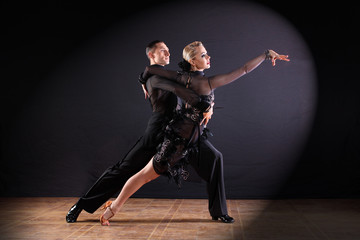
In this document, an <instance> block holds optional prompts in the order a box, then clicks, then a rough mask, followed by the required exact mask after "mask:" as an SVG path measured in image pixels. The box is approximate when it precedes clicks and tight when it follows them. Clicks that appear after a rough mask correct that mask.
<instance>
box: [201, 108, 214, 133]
mask: <svg viewBox="0 0 360 240" xmlns="http://www.w3.org/2000/svg"><path fill="white" fill-rule="evenodd" d="M214 104H215V103H214V102H212V103H211V108H210V109H209V111H207V112H204V113H203V117H204V118H203V120H202V121H201V122H200V125H202V124H204V126H205V127H206V125H207V124H208V122H209V121H210V119H211V116H212V115H213V113H214V112H213V109H214Z"/></svg>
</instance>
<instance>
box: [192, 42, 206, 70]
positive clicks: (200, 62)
mask: <svg viewBox="0 0 360 240" xmlns="http://www.w3.org/2000/svg"><path fill="white" fill-rule="evenodd" d="M196 52H197V53H196V55H195V57H194V58H193V59H190V61H189V63H190V64H191V70H192V71H204V70H205V69H209V68H210V56H209V55H208V54H207V51H206V49H205V48H204V46H198V47H197V49H196Z"/></svg>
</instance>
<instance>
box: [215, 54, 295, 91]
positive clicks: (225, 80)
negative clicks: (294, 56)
mask: <svg viewBox="0 0 360 240" xmlns="http://www.w3.org/2000/svg"><path fill="white" fill-rule="evenodd" d="M265 59H271V61H272V64H273V66H275V62H276V60H283V61H290V60H289V59H288V56H287V55H279V54H277V53H276V52H275V51H273V50H267V51H266V52H265V53H263V54H261V55H260V56H258V57H256V58H254V59H252V60H250V61H248V62H247V63H246V64H245V65H244V66H242V67H240V68H238V69H235V70H234V71H232V72H230V73H227V74H219V75H215V76H212V77H209V81H210V84H211V87H212V88H213V89H215V88H218V87H221V86H224V85H226V84H229V83H231V82H233V81H235V80H237V79H238V78H240V77H242V76H243V75H245V74H247V73H249V72H251V71H252V70H254V69H255V68H257V67H258V66H259V65H260V64H261V63H262V62H263V61H264V60H265Z"/></svg>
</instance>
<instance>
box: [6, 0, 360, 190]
mask: <svg viewBox="0 0 360 240" xmlns="http://www.w3.org/2000/svg"><path fill="white" fill-rule="evenodd" d="M254 2H257V3H261V4H263V5H265V6H268V7H269V8H271V9H273V10H274V11H276V12H278V13H279V14H281V15H282V16H284V17H285V18H287V19H288V20H289V21H290V22H291V23H292V24H293V25H294V26H295V27H296V28H297V29H298V30H299V31H300V33H301V34H302V36H303V38H304V39H305V40H306V42H307V44H308V45H309V47H310V49H311V52H312V54H313V56H314V59H315V64H316V68H317V75H318V76H317V77H318V107H317V112H316V115H315V124H314V126H313V128H312V131H311V136H310V139H309V141H308V142H307V145H306V148H305V150H304V151H303V153H302V155H301V159H300V161H299V162H298V163H297V166H296V168H295V169H294V171H293V172H292V173H291V174H290V175H291V176H290V177H289V179H288V180H287V181H286V182H285V184H284V186H283V188H282V189H281V190H279V192H278V196H280V197H358V196H359V195H360V153H359V147H360V107H359V106H360V99H359V98H360V97H359V90H360V88H359V84H358V76H357V74H356V73H357V71H356V70H357V68H358V67H359V58H360V54H359V51H358V50H359V39H358V36H357V24H358V21H357V18H356V16H357V15H356V14H357V12H356V9H355V6H352V5H351V4H350V3H349V2H346V1H342V2H341V3H335V2H334V3H332V2H331V3H326V4H324V3H322V2H319V3H317V2H315V1H312V2H310V1H299V2H294V1H287V2H284V1H271V2H269V1H260V0H258V1H254ZM162 3H167V2H166V1H157V2H156V4H162ZM153 4H155V3H154V2H145V3H141V4H139V3H135V2H134V1H132V2H129V3H126V6H125V5H123V6H121V7H114V5H113V4H111V3H108V2H106V1H102V2H101V3H99V2H97V3H91V2H86V3H85V2H84V3H79V2H77V3H73V2H70V1H68V2H66V1H49V2H41V3H39V2H38V3H33V2H13V1H2V2H1V10H0V11H1V14H0V15H1V16H0V18H1V35H2V38H1V39H2V40H1V41H2V44H1V53H0V56H1V66H0V67H1V75H2V76H1V85H2V87H1V98H2V107H1V109H2V117H1V121H2V123H1V135H2V150H1V151H2V160H1V161H2V162H1V170H0V171H1V175H0V180H1V192H2V195H3V196H33V195H36V196H41V195H42V194H41V192H39V191H37V190H36V186H32V187H29V186H31V182H32V181H33V180H32V179H28V184H29V186H28V187H24V186H20V184H21V185H22V184H23V181H19V179H16V178H13V177H12V176H13V175H20V176H21V173H22V172H24V174H23V175H26V174H25V173H26V172H29V171H34V172H37V174H38V175H43V176H44V177H43V178H41V179H42V181H43V182H44V184H49V185H51V183H50V182H49V183H46V179H47V176H50V175H54V174H56V172H55V173H54V172H47V170H46V168H42V166H39V165H37V164H34V165H31V164H26V168H25V169H24V168H23V167H22V164H21V161H22V160H21V157H19V156H18V157H16V158H14V157H12V156H11V152H10V151H8V149H9V148H10V146H9V142H10V140H11V141H12V145H11V148H12V150H14V144H13V142H14V141H13V132H14V128H16V127H17V125H16V124H15V123H16V121H17V119H18V117H19V114H20V113H21V112H22V111H23V109H26V106H27V103H28V102H29V100H31V98H33V95H34V92H36V91H37V89H38V88H39V87H41V86H42V85H43V84H44V81H46V79H47V78H48V76H49V75H51V73H52V72H53V71H54V70H55V69H56V68H57V66H58V65H59V63H61V62H62V61H63V60H64V59H66V58H67V56H69V55H70V54H71V53H72V52H73V51H74V50H75V49H78V48H81V47H82V46H83V45H84V44H86V41H87V40H88V39H91V38H93V37H96V36H101V34H102V33H103V32H105V31H106V30H107V29H109V28H110V27H111V26H113V24H115V23H118V22H121V21H123V20H126V19H127V18H128V17H130V16H132V15H133V14H135V13H138V12H139V11H140V10H141V11H146V9H148V8H149V7H151V6H153ZM134 31H138V32H139V36H141V31H142V29H135V30H134ZM145 42H148V41H147V40H146V41H145ZM49 94H51V93H49ZM139 96H141V95H139ZM139 96H135V97H137V98H139ZM84 111H86V109H85V110H84ZM134 121H136V122H139V121H142V122H144V121H145V120H143V119H135V120H134ZM91 130H92V131H93V130H94V129H91ZM16 131H18V132H19V131H24V134H26V129H24V130H22V129H16ZM109 131H111V130H109ZM102 134H104V133H102ZM105 135H106V134H105ZM135 137H136V136H134V140H135V139H136V138H135ZM21 142H22V141H20V140H19V144H21ZM69 144H75V143H71V141H70V143H69ZM15 146H16V144H15ZM19 147H20V148H21V147H23V146H19ZM87 147H88V148H91V146H87ZM29 151H31V150H29ZM116 154H117V153H115V155H116ZM122 154H123V153H118V155H119V157H121V155H122ZM23 157H24V159H26V156H23ZM70 161H71V159H70ZM83 164H84V163H79V162H73V165H71V166H69V168H70V167H71V168H76V169H79V171H81V168H82V167H83ZM10 165H11V167H9V166H10ZM107 165H108V164H106V165H105V166H102V165H101V164H100V165H94V166H90V167H93V168H103V167H106V166H107ZM29 166H30V167H29ZM90 167H89V166H88V167H87V168H90ZM13 171H17V174H12V172H13ZM99 171H100V172H101V170H99ZM96 174H97V173H96ZM96 174H95V173H92V172H89V173H88V175H90V176H92V177H93V178H92V179H90V180H89V183H88V184H91V182H93V180H94V179H96ZM59 177H63V178H67V179H69V178H70V180H71V181H73V183H74V185H76V181H77V176H76V175H74V174H71V175H70V176H69V175H66V176H65V175H59ZM64 182H65V181H64ZM49 188H53V189H54V190H53V193H52V194H50V195H52V196H64V195H65V196H76V195H80V194H81V193H79V192H77V191H71V190H69V186H67V185H63V186H62V185H61V184H60V185H58V186H49ZM84 190H85V189H84ZM263 197H266V196H263Z"/></svg>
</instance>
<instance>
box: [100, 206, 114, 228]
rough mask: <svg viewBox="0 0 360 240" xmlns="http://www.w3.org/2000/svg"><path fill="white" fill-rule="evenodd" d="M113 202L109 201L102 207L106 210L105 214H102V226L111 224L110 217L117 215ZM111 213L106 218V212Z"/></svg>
mask: <svg viewBox="0 0 360 240" xmlns="http://www.w3.org/2000/svg"><path fill="white" fill-rule="evenodd" d="M111 204H112V201H107V202H106V203H105V205H104V206H103V207H102V208H101V209H105V212H104V213H103V214H101V216H100V223H101V225H102V226H110V222H109V219H110V218H112V217H113V216H114V215H115V213H114V212H113V211H112V209H111ZM109 213H110V214H111V215H110V216H109V217H107V218H106V217H105V214H106V215H108V214H109Z"/></svg>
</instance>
